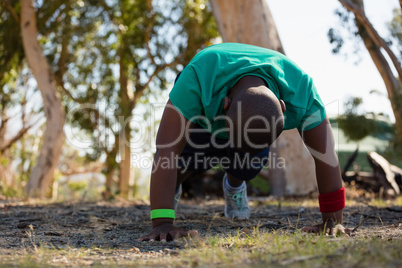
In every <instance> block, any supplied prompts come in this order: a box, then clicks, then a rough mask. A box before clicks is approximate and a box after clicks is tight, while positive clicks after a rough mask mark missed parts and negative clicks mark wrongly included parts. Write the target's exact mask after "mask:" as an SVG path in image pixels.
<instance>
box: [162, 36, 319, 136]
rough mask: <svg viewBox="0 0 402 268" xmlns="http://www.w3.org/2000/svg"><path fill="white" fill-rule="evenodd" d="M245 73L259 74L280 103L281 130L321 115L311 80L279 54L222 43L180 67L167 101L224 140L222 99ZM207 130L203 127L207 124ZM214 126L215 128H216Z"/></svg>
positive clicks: (311, 123)
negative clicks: (283, 122) (283, 105)
mask: <svg viewBox="0 0 402 268" xmlns="http://www.w3.org/2000/svg"><path fill="white" fill-rule="evenodd" d="M247 75H253V76H258V77H261V78H262V79H264V80H265V82H266V83H267V85H268V88H269V89H270V90H271V91H272V92H273V93H274V94H275V95H276V97H277V98H278V99H282V100H283V101H284V102H285V104H286V111H285V112H284V117H285V127H284V129H293V128H298V129H299V130H309V129H312V128H314V127H316V126H318V125H319V124H320V123H321V122H322V121H323V120H324V118H325V116H326V112H325V108H324V105H323V103H322V101H321V99H320V97H319V95H318V93H317V90H316V88H315V86H314V84H313V79H312V78H311V77H310V76H308V75H307V74H306V73H305V72H303V71H302V70H301V69H300V68H299V67H298V66H297V65H296V64H295V63H294V62H293V61H291V60H290V59H288V58H287V57H286V56H284V55H283V54H281V53H279V52H276V51H273V50H270V49H266V48H262V47H257V46H252V45H246V44H237V43H222V44H217V45H213V46H210V47H207V48H205V49H204V50H202V51H201V52H199V53H198V54H197V55H196V56H195V57H194V58H193V59H192V60H191V62H190V63H189V64H188V65H187V66H186V67H185V68H184V69H183V71H182V73H181V74H180V77H179V78H178V80H177V81H176V83H175V85H174V87H173V89H172V91H171V92H170V94H169V99H170V101H171V102H172V104H173V105H174V106H175V107H176V109H178V110H179V112H180V113H181V114H183V116H184V117H186V118H187V119H188V120H190V121H192V122H194V123H199V124H201V125H202V126H203V127H206V128H207V126H206V122H205V120H207V121H208V122H210V123H211V125H210V127H211V130H212V131H211V132H212V133H215V134H216V135H217V137H220V138H227V137H228V136H227V133H226V131H223V129H224V128H225V121H224V120H215V119H216V117H217V116H219V115H224V110H223V104H224V98H225V96H226V95H227V93H228V91H229V89H230V88H232V87H233V86H234V85H235V84H236V82H237V81H238V80H239V79H240V78H242V77H244V76H247ZM208 128H209V127H208ZM219 130H220V131H219Z"/></svg>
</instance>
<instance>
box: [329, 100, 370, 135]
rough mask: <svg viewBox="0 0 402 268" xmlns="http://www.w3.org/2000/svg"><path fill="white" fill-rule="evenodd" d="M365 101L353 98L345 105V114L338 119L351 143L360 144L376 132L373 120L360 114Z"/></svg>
mask: <svg viewBox="0 0 402 268" xmlns="http://www.w3.org/2000/svg"><path fill="white" fill-rule="evenodd" d="M362 103H363V100H362V99H361V98H358V97H352V98H350V99H349V100H348V101H346V103H345V110H346V111H345V114H344V115H341V116H339V117H338V119H337V121H338V124H339V128H341V129H342V130H343V132H344V134H345V136H346V138H347V139H348V140H349V141H354V142H359V141H360V140H362V139H364V138H365V137H366V136H368V135H370V134H371V133H373V132H374V131H375V123H374V120H373V119H369V118H367V116H366V115H364V114H359V113H358V108H359V106H360V105H361V104H362Z"/></svg>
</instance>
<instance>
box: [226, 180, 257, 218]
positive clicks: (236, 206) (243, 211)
mask: <svg viewBox="0 0 402 268" xmlns="http://www.w3.org/2000/svg"><path fill="white" fill-rule="evenodd" d="M226 180H227V178H226V175H225V176H224V177H223V193H224V196H225V201H226V205H225V217H226V218H229V219H236V220H246V219H248V218H250V207H249V206H248V200H247V186H246V184H245V183H244V187H243V189H242V190H241V192H239V193H230V192H229V191H228V190H227V189H226V186H225V183H226Z"/></svg>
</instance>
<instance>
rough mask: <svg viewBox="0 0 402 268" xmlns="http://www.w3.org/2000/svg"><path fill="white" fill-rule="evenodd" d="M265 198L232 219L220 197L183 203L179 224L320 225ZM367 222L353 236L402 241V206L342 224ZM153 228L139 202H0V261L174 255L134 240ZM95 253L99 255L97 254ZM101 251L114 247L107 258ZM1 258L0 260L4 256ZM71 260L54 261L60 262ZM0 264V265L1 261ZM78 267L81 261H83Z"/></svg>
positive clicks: (210, 230) (359, 211) (308, 211)
mask: <svg viewBox="0 0 402 268" xmlns="http://www.w3.org/2000/svg"><path fill="white" fill-rule="evenodd" d="M269 200H270V199H267V198H254V199H252V198H251V202H250V204H251V205H252V206H251V218H250V220H247V221H232V220H229V219H226V218H225V217H224V216H223V208H224V203H223V200H222V199H215V200H209V201H206V200H181V203H180V205H179V209H178V212H177V220H176V224H177V226H180V227H184V228H189V229H196V230H198V231H199V232H200V236H201V237H205V236H206V235H216V234H218V235H225V234H228V233H231V234H235V233H236V232H238V230H239V229H242V230H247V229H252V228H254V227H256V226H259V228H260V230H268V231H269V230H280V229H283V230H288V231H290V232H293V231H294V230H296V229H297V228H301V227H302V226H306V225H310V224H315V223H318V222H319V220H320V213H319V211H318V208H317V207H308V206H304V205H303V202H302V201H300V202H299V201H296V204H297V202H298V203H299V204H300V205H299V206H295V205H292V206H287V205H286V202H279V201H275V200H271V201H269ZM311 203H314V202H312V201H311ZM363 219H366V220H365V221H364V223H363V224H362V226H361V227H359V230H358V231H357V232H354V235H355V236H368V235H370V236H377V237H381V238H386V239H400V238H401V237H402V207H384V208H378V207H373V206H369V205H367V204H364V203H360V204H357V205H356V206H349V207H347V208H346V209H345V213H344V225H345V226H346V227H349V228H354V227H356V226H357V225H358V224H359V223H360V222H361V221H362V220H363ZM150 230H151V228H150V220H149V206H148V204H146V203H139V202H126V201H115V202H97V203H88V202H87V203H69V204H67V203H56V204H46V205H38V204H36V205H32V204H31V205H28V204H26V203H21V202H17V201H7V200H0V259H3V258H5V257H7V256H9V258H14V257H16V256H17V257H18V256H19V255H23V254H26V252H32V250H33V249H34V248H54V249H68V250H71V251H73V250H74V249H83V248H84V249H85V248H87V249H92V253H91V254H88V255H87V256H86V257H85V258H84V259H81V261H83V260H84V261H87V262H88V264H90V265H93V264H94V263H96V262H97V261H100V260H102V259H105V258H110V257H112V258H134V257H135V256H137V258H138V256H140V257H141V258H151V257H153V256H158V255H165V254H177V252H178V251H180V249H181V248H183V247H184V244H185V243H184V242H183V241H178V242H166V243H161V242H138V241H137V239H138V238H139V237H140V236H141V235H143V234H146V233H147V232H149V231H150ZM97 249H98V253H96V252H97ZM104 249H114V250H113V251H112V252H113V253H110V254H113V256H107V254H109V253H107V252H106V251H104ZM2 256H3V257H2ZM67 261H69V264H70V265H71V264H72V263H71V260H66V259H65V258H64V259H63V258H60V259H54V260H52V263H56V264H57V263H58V264H63V263H65V262H67ZM0 263H1V262H0ZM81 264H82V263H81Z"/></svg>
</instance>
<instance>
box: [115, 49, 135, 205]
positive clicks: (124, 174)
mask: <svg viewBox="0 0 402 268" xmlns="http://www.w3.org/2000/svg"><path fill="white" fill-rule="evenodd" d="M120 46H121V47H120V60H119V65H120V78H119V82H120V109H121V116H120V118H119V122H120V126H121V130H120V135H119V154H120V159H121V160H120V177H119V184H118V186H119V192H120V195H121V196H123V197H125V198H127V197H129V196H131V195H132V192H131V193H130V188H131V187H130V179H131V176H132V174H131V147H130V143H131V126H130V121H131V114H132V109H133V108H134V107H133V106H134V105H133V93H132V91H131V90H130V89H129V87H128V75H127V65H126V62H125V57H124V55H125V53H124V52H125V49H126V47H125V44H124V43H123V42H122V43H121V44H120Z"/></svg>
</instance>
